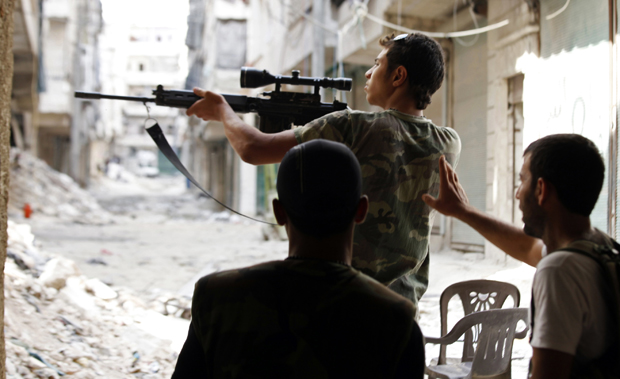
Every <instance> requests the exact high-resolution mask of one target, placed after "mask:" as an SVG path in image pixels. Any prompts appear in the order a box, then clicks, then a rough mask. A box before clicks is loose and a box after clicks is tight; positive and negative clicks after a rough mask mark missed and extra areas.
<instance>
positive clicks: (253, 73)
mask: <svg viewBox="0 0 620 379" xmlns="http://www.w3.org/2000/svg"><path fill="white" fill-rule="evenodd" d="M274 83H275V84H292V85H298V86H314V87H323V88H335V89H337V90H341V91H350V90H351V86H352V80H351V79H349V78H314V77H304V76H299V71H298V70H293V75H292V76H283V75H271V74H270V73H269V71H267V70H259V69H256V68H252V67H241V88H259V87H264V86H267V85H269V84H274Z"/></svg>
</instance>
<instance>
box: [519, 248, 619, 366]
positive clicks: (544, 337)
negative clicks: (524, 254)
mask: <svg viewBox="0 0 620 379" xmlns="http://www.w3.org/2000/svg"><path fill="white" fill-rule="evenodd" d="M536 269H537V270H536V274H535V275H534V283H533V286H532V287H533V296H534V307H535V311H534V318H535V319H534V330H533V338H532V341H531V345H532V347H536V348H545V349H553V350H557V351H560V352H563V353H567V354H570V355H573V356H575V360H576V361H577V362H581V363H585V362H588V361H590V360H592V359H595V358H598V357H600V356H601V355H602V354H603V353H604V352H605V350H606V349H607V347H608V346H609V345H610V344H611V342H612V340H613V338H614V333H609V332H608V331H609V330H612V324H611V321H612V320H611V315H610V312H609V308H610V307H608V305H607V304H606V301H605V299H604V292H603V288H604V287H603V286H604V279H603V275H602V268H601V267H599V265H598V263H597V262H596V261H594V259H592V258H590V257H587V256H583V255H581V254H578V253H571V252H563V251H557V252H554V253H552V254H548V255H546V256H544V257H543V259H542V260H541V261H540V262H539V263H538V266H537V267H536Z"/></svg>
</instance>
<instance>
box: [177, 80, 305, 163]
mask: <svg viewBox="0 0 620 379" xmlns="http://www.w3.org/2000/svg"><path fill="white" fill-rule="evenodd" d="M194 93H195V94H196V95H198V96H200V97H202V98H203V99H202V100H198V101H197V102H195V103H194V105H192V106H191V107H190V108H189V109H188V110H187V115H188V116H197V117H200V118H201V119H203V120H205V121H220V122H222V123H223V124H224V133H225V134H226V138H228V141H229V142H230V144H231V146H232V147H233V149H235V151H236V152H237V154H239V157H241V159H242V160H243V161H244V162H247V163H251V164H255V165H259V164H268V163H279V162H280V161H281V160H282V158H283V157H284V154H286V152H287V151H289V150H290V149H291V148H292V147H294V146H296V145H297V140H296V139H295V134H294V133H293V131H292V130H285V131H283V132H280V133H273V134H267V133H263V132H261V131H260V130H258V129H256V128H253V127H251V126H250V125H248V124H246V123H245V122H243V120H241V119H240V118H239V116H237V114H236V113H235V111H233V109H232V108H231V107H230V105H228V103H227V102H226V100H225V99H224V97H223V96H222V95H220V94H217V93H214V92H210V91H204V90H202V89H200V88H194Z"/></svg>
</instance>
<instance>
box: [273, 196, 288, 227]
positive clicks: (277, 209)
mask: <svg viewBox="0 0 620 379" xmlns="http://www.w3.org/2000/svg"><path fill="white" fill-rule="evenodd" d="M271 204H272V205H273V214H274V215H275V216H276V222H277V223H278V225H286V223H287V222H288V215H287V214H286V211H285V210H284V207H283V206H282V203H280V200H278V199H273V201H272V202H271Z"/></svg>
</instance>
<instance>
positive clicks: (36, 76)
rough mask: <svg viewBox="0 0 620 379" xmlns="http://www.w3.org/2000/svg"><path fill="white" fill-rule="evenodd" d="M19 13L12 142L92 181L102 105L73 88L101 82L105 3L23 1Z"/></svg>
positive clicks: (79, 178)
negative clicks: (78, 95) (76, 96)
mask: <svg viewBox="0 0 620 379" xmlns="http://www.w3.org/2000/svg"><path fill="white" fill-rule="evenodd" d="M14 17H15V18H14V20H15V25H16V28H15V33H14V38H13V52H14V67H15V72H14V75H13V94H12V99H13V100H12V103H11V111H12V112H11V113H12V120H11V132H12V133H11V144H12V146H16V147H18V148H20V149H23V150H26V151H30V152H32V153H34V154H36V155H37V156H39V157H40V158H42V159H44V160H45V161H46V162H47V163H48V164H49V165H50V166H51V167H53V168H54V169H56V170H58V171H61V172H64V173H67V174H69V175H71V176H72V177H73V178H74V179H75V180H76V181H77V182H78V183H80V185H82V186H85V185H86V184H87V183H88V178H89V176H90V172H91V164H90V162H91V160H90V155H91V154H90V153H91V152H90V149H91V141H92V140H93V139H96V136H95V135H93V133H92V131H93V130H94V128H95V125H96V123H97V121H98V119H99V108H98V105H97V104H95V103H93V102H79V101H77V100H76V99H74V97H73V92H74V91H76V90H82V91H98V90H99V88H100V83H99V76H98V72H99V71H98V63H99V52H98V37H99V34H100V33H101V27H102V16H101V3H100V2H99V1H87V0H80V1H69V0H40V1H34V0H23V1H18V2H17V4H16V8H15V14H14Z"/></svg>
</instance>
